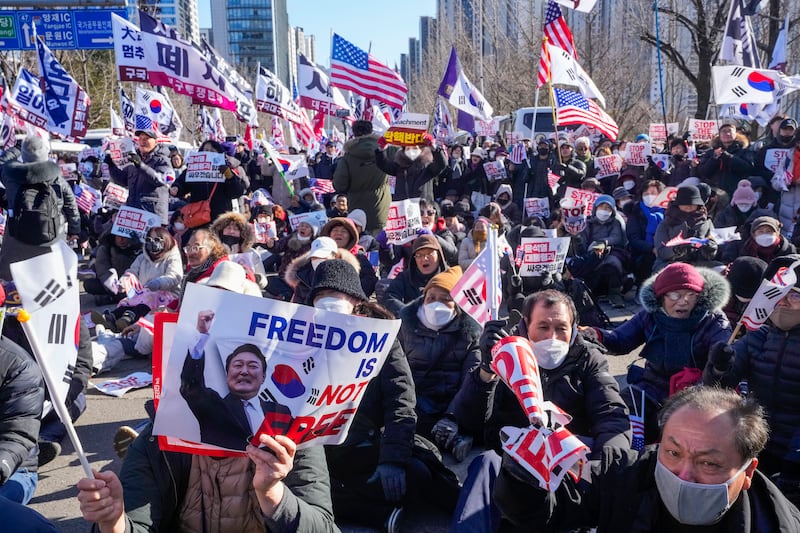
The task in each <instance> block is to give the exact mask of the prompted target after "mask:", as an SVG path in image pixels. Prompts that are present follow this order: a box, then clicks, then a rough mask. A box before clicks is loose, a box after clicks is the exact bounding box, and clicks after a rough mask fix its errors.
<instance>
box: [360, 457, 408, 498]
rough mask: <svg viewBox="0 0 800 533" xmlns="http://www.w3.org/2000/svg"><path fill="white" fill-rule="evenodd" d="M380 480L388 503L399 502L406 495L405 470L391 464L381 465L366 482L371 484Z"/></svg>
mask: <svg viewBox="0 0 800 533" xmlns="http://www.w3.org/2000/svg"><path fill="white" fill-rule="evenodd" d="M378 480H380V482H381V486H382V487H383V494H384V495H385V496H386V499H387V500H389V501H390V502H399V501H400V500H401V499H402V498H403V496H405V493H406V470H405V468H403V467H402V466H399V465H396V464H392V463H381V464H379V465H378V468H376V469H375V473H374V474H372V476H371V477H370V478H369V479H368V480H367V483H373V482H375V481H378Z"/></svg>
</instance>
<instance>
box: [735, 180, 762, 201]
mask: <svg viewBox="0 0 800 533" xmlns="http://www.w3.org/2000/svg"><path fill="white" fill-rule="evenodd" d="M756 201H757V198H756V192H755V191H754V190H753V186H752V184H751V183H750V181H749V180H739V184H738V185H737V186H736V190H735V191H733V197H732V198H731V203H732V204H733V205H753V204H754V203H756Z"/></svg>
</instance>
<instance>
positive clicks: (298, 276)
mask: <svg viewBox="0 0 800 533" xmlns="http://www.w3.org/2000/svg"><path fill="white" fill-rule="evenodd" d="M339 259H342V260H344V261H347V262H348V263H350V264H351V265H352V266H353V268H355V269H356V272H357V273H358V274H359V275H360V274H361V264H360V263H359V262H358V258H356V256H354V255H353V254H351V253H350V252H348V251H347V250H345V249H344V248H339ZM310 262H311V250H309V251H308V252H306V253H304V254H303V255H301V256H300V257H298V258H297V259H295V260H293V261H292V262H291V263H289V266H288V267H286V273H285V274H284V281H285V282H286V284H287V285H289V286H290V287H291V288H292V289H294V288H295V287H297V286H298V285H299V284H300V283H305V284H306V285H308V286H309V287H311V281H312V279H313V277H314V270H313V269H311V268H310V266H311V265H310ZM306 265H309V268H308V269H304V268H303V267H305V266H306Z"/></svg>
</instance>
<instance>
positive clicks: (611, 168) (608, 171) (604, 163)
mask: <svg viewBox="0 0 800 533" xmlns="http://www.w3.org/2000/svg"><path fill="white" fill-rule="evenodd" d="M594 166H595V168H596V169H597V175H596V176H595V177H596V178H598V179H600V178H605V177H607V176H613V175H615V174H619V171H620V170H622V157H620V156H619V155H617V154H611V155H604V156H601V157H595V158H594Z"/></svg>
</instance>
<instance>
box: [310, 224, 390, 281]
mask: <svg viewBox="0 0 800 533" xmlns="http://www.w3.org/2000/svg"><path fill="white" fill-rule="evenodd" d="M319 234H320V235H321V236H325V237H330V238H331V239H333V240H334V242H336V246H338V247H339V248H343V249H345V250H347V251H348V252H350V253H351V254H352V255H353V256H354V257H355V259H356V261H357V262H358V265H359V268H358V275H359V277H360V278H361V288H362V289H364V294H366V295H367V296H372V293H373V292H375V285H376V284H377V283H378V276H377V274H375V269H374V268H373V267H372V263H370V262H369V257H367V254H365V253H364V252H363V251H360V250H359V248H358V229H357V228H356V225H355V224H354V223H353V221H352V220H350V219H349V218H344V217H339V218H332V219H330V220H329V221H328V222H327V223H326V224H325V225H324V226H323V227H322V229H321V230H320V232H319Z"/></svg>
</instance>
